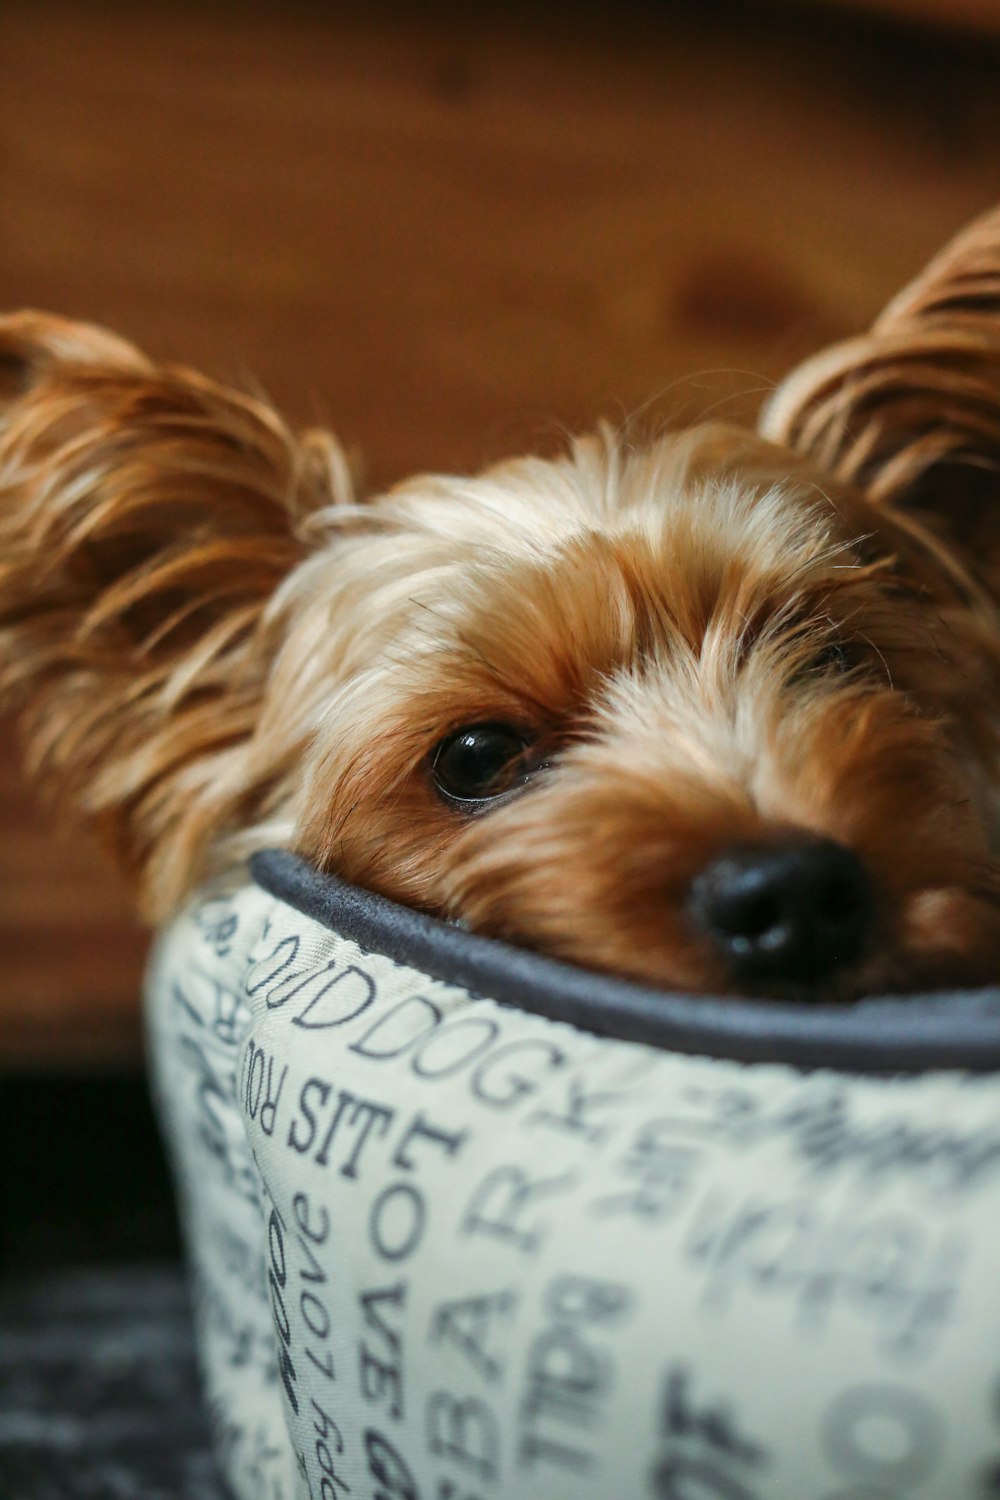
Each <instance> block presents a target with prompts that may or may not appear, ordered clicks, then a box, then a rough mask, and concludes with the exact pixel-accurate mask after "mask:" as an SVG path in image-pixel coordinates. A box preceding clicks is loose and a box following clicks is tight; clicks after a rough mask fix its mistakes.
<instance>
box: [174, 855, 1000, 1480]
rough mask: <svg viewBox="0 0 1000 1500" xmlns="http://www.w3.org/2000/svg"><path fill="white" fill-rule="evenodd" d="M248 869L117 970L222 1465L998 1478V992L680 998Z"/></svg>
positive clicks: (382, 1471) (394, 1471)
mask: <svg viewBox="0 0 1000 1500" xmlns="http://www.w3.org/2000/svg"><path fill="white" fill-rule="evenodd" d="M254 876H255V884H252V885H248V886H246V887H245V888H242V889H238V890H221V889H214V890H210V891H207V892H206V893H204V894H203V895H202V896H201V897H200V898H199V899H198V900H196V901H194V902H193V903H192V904H191V905H190V906H189V907H188V908H187V909H186V910H185V911H184V912H183V913H182V914H181V915H180V916H179V917H178V918H177V919H176V920H175V922H174V923H173V924H172V925H171V927H170V928H169V929H168V930H167V931H166V932H165V933H164V934H163V935H162V936H161V938H160V940H159V942H158V945H157V948H156V950H155V953H154V956H153V960H152V964H151V968H150V979H149V986H148V1024H149V1036H150V1046H151V1053H152V1060H153V1065H154V1080H155V1088H156V1093H157V1099H158V1104H159V1108H160V1112H161V1115H162V1119H163V1121H164V1125H165V1129H166V1133H167V1136H168V1140H169V1142H170V1145H171V1149H172V1153H173V1158H174V1162H175V1169H176V1175H177V1182H178V1189H179V1196H180V1201H181V1207H182V1215H183V1219H184V1222H185V1227H186V1233H187V1238H188V1244H189V1249H190V1259H191V1264H192V1268H193V1276H194V1283H195V1300H196V1314H197V1323H198V1331H199V1338H200V1343H201V1350H202V1360H203V1366H204V1373H205V1381H206V1387H207V1393H208V1402H209V1408H210V1414H211V1418H212V1422H213V1426H214V1432H215V1443H216V1450H217V1453H218V1456H219V1460H220V1464H221V1467H222V1470H223V1472H224V1473H225V1475H226V1477H227V1478H228V1481H229V1483H230V1485H231V1487H232V1489H233V1491H234V1493H235V1495H237V1496H238V1497H240V1500H292V1497H296V1500H305V1497H311V1500H343V1497H358V1496H364V1497H366V1500H375V1497H377V1500H396V1497H400V1500H403V1497H405V1500H491V1497H493V1500H563V1497H565V1500H569V1497H572V1500H645V1497H649V1500H813V1497H815V1500H985V1497H988V1496H990V1495H1000V1341H998V1331H1000V1329H998V1325H1000V1220H998V1207H1000V1078H998V1070H1000V991H998V990H989V991H979V992H976V993H968V994H961V995H936V996H927V997H917V998H907V999H898V1000H872V1001H867V1002H863V1003H861V1004H859V1005H857V1006H855V1007H853V1008H850V1009H844V1010H833V1009H827V1008H823V1007H816V1008H811V1007H809V1006H805V1005H797V1006H793V1005H777V1004H775V1005H767V1004H757V1003H750V1002H746V1001H715V1000H705V999H692V998H687V997H678V996H672V995H666V994H661V993H658V992H654V991H650V990H645V989H643V988H641V987H639V986H636V985H633V984H627V983H619V982H616V981H613V980H610V979H607V978H603V977H598V976H595V975H591V974H587V973H584V972H583V971H580V970H576V969H572V968H570V967H568V966H564V965H561V964H557V963H555V962H553V961H550V960H546V959H543V958H540V957H536V956H533V955H529V954H525V953H523V952H520V951H517V950H514V949H511V948H508V947H506V946H504V945H502V944H499V943H495V942H492V941H489V940H486V939H482V938H477V937H472V936H470V935H468V934H466V933H463V932H460V931H458V930H456V929H454V928H451V927H448V926H447V925H445V924H443V923H439V922H435V921H433V920H430V919H428V918H425V917H422V916H419V915H416V914H414V913H412V912H409V911H405V910H402V909H400V908H399V907H396V906H394V905H393V904H392V903H390V902H387V901H385V900H383V899H381V898H379V897H376V896H373V895H370V894H367V893H365V892H361V891H358V890H355V889H352V888H350V887H346V886H344V885H343V884H341V883H339V882H337V881H336V880H333V879H331V878H329V877H326V876H320V875H317V874H315V873H314V872H312V871H310V870H309V869H308V868H307V867H306V866H304V865H303V864H302V863H301V862H300V861H298V860H297V859H295V858H294V857H292V856H290V855H287V854H281V853H272V854H266V855H262V856H258V857H257V859H256V860H255V862H254Z"/></svg>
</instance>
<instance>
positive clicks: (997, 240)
mask: <svg viewBox="0 0 1000 1500" xmlns="http://www.w3.org/2000/svg"><path fill="white" fill-rule="evenodd" d="M984 246H985V247H986V248H985V250H984ZM15 334H16V337H15ZM102 340H103V342H102ZM74 341H75V344H74ZM92 341H96V342H92ZM70 346H72V347H70ZM5 348H6V351H7V355H6V362H5V363H4V362H2V361H0V372H2V371H3V370H6V371H7V382H8V387H9V389H10V390H12V391H13V401H12V404H11V405H10V407H9V415H8V419H7V426H6V432H5V435H4V437H3V439H2V444H0V458H2V469H0V484H2V485H3V486H4V488H5V490H6V495H5V497H4V499H3V506H4V515H3V517H2V519H0V628H2V629H3V631H4V634H5V642H4V650H5V655H6V658H7V661H8V664H9V665H8V669H7V677H8V682H9V684H10V686H11V687H12V688H13V689H15V690H19V691H20V693H21V696H22V698H23V700H24V701H25V703H26V704H27V708H26V710H25V713H26V719H25V722H26V725H27V730H28V735H29V751H30V753H31V754H32V756H33V759H34V761H35V762H36V764H38V765H39V767H40V768H41V769H42V770H43V771H47V772H48V773H49V778H50V780H51V779H55V780H56V781H58V782H61V783H64V784H67V785H69V786H70V787H71V789H72V791H73V793H74V795H75V797H76V800H77V801H78V802H79V803H81V804H82V805H83V806H84V807H85V809H86V810H88V811H89V812H91V813H92V814H95V815H97V816H98V818H99V819H100V820H102V821H104V822H105V823H106V824H107V825H108V826H109V827H110V828H111V830H112V831H113V833H114V836H115V837H116V839H117V842H118V843H119V846H120V847H121V848H122V850H123V852H124V854H125V857H126V860H127V861H128V862H130V863H131V864H132V865H133V866H134V867H135V868H136V871H137V874H138V876H139V879H140V881H141V883H142V885H143V888H144V892H145V899H146V905H147V909H149V910H151V911H152V912H153V914H154V915H160V914H162V912H163V911H164V910H166V909H167V908H168V907H169V906H170V905H171V904H172V903H173V902H174V901H176V899H177V898H178V896H179V895H180V894H181V893H182V892H183V890H184V889H186V888H187V887H188V886H189V885H190V884H191V882H192V881H193V880H194V879H195V878H196V877H197V875H198V874H199V873H200V872H201V871H203V870H204V869H205V867H206V862H207V863H208V865H212V864H215V865H218V864H220V863H221V864H224V863H227V862H231V861H233V860H235V859H237V858H239V857H241V856H242V855H243V854H245V852H246V851H247V850H248V849H250V848H253V847H258V846H260V845H262V844H264V843H267V842H277V843H284V844H286V845H288V846H289V847H293V848H295V849H297V850H299V851H300V852H302V853H304V854H306V855H307V856H308V857H310V858H311V859H313V860H314V861H315V862H317V863H318V864H320V865H321V866H323V867H325V868H329V869H333V870H335V871H337V872H338V873H340V874H342V875H343V876H345V877H346V878H347V879H349V880H352V881H355V882H358V883H360V884H363V885H367V886H371V887H373V888H375V889H378V890H380V891H383V892H384V893H386V894H388V895H390V896H393V897H395V898H397V899H400V900H403V901H406V902H409V903H412V904H415V905H418V906H420V907H423V908H426V909H429V910H432V911H435V912H439V913H442V914H444V915H448V916H451V917H456V918H460V919H462V920H464V921H466V922H467V923H469V924H470V925H471V926H472V927H474V928H477V929H479V930H482V931H485V932H490V933H495V934H499V935H501V936H504V937H506V938H509V939H512V940H514V941H515V942H520V943H524V944H526V945H528V946H532V947H538V948H541V949H543V950H544V951H547V952H550V953H555V954H558V955H560V956H563V957H566V958H569V959H572V960H575V961H578V962H581V963H584V964H589V965H593V966H597V967H601V968H605V969H609V970H614V971H617V972H621V973H625V974H629V975H632V976H635V977H641V978H645V979H652V980H655V981H659V982H661V983H663V984H665V985H668V986H678V987H682V988H685V989H692V990H701V991H714V992H732V991H739V992H745V993H759V994H770V995H798V994H803V993H807V994H810V995H816V996H820V997H823V998H829V999H837V998H849V997H853V996H855V995H858V994H860V993H864V992H866V991H871V990H877V989H886V988H913V987H918V986H919V987H928V986H932V985H934V984H938V983H946V982H962V981H964V982H975V981H977V980H980V979H984V978H987V977H995V973H996V965H997V962H998V961H1000V880H998V867H997V863H996V852H995V851H996V838H997V826H996V825H997V783H998V774H1000V768H998V740H997V712H996V708H997V704H998V702H1000V699H998V689H1000V631H998V621H997V614H996V605H995V598H994V592H995V586H996V579H997V571H996V566H995V559H994V556H993V553H994V551H995V542H994V529H993V526H992V524H991V519H990V515H989V507H990V503H991V501H1000V486H998V485H997V481H996V467H995V466H996V463H997V459H998V455H1000V218H998V217H997V216H994V217H993V218H992V219H990V220H987V221H983V223H982V224H980V225H979V226H977V227H975V229H974V230H973V231H970V233H969V235H967V236H966V238H965V239H964V240H963V241H960V242H959V243H958V244H957V245H956V247H954V248H953V250H952V251H951V252H950V258H949V259H946V260H944V261H941V262H938V263H936V264H935V265H934V266H932V267H931V269H930V271H929V272H928V273H927V274H926V276H925V278H924V279H923V280H922V281H921V282H920V283H918V284H916V287H915V288H914V289H913V290H912V292H911V293H910V295H909V297H908V299H907V300H902V301H898V302H897V303H896V304H894V305H893V307H892V308H890V309H889V311H888V313H887V314H886V315H885V316H884V317H883V319H882V320H881V321H880V323H879V324H878V325H876V328H875V330H873V333H872V334H871V335H870V336H869V337H868V338H867V339H865V340H863V341H859V342H858V343H857V344H855V345H851V346H845V348H844V349H843V350H840V351H835V352H834V353H833V354H831V355H828V356H825V357H823V358H822V359H821V360H820V361H819V362H818V363H816V364H814V365H811V366H807V367H805V368H804V369H803V370H801V371H799V372H797V373H796V374H795V375H794V376H793V377H792V378H791V379H790V380H789V382H787V383H786V385H785V386H784V387H783V388H782V389H781V391H779V392H778V393H777V395H776V397H775V399H774V401H773V402H772V403H771V406H770V409H769V413H768V414H767V416H766V418H765V428H766V431H767V437H758V436H755V435H752V434H747V433H743V432H739V431H736V430H730V429H725V428H718V427H710V428H703V429H697V430H695V431H694V432H690V433H687V434H682V435H680V436H676V435H675V436H668V437H664V438H660V439H658V440H656V441H653V442H650V443H648V444H646V445H644V446H642V447H640V448H638V449H635V448H633V447H632V446H631V445H630V444H626V443H624V442H622V441H621V440H620V439H618V438H617V437H616V436H615V435H614V434H612V433H610V432H603V433H601V434H599V435H598V436H597V437H595V438H591V439H586V440H583V441H580V442H578V443H576V444H574V445H573V447H572V449H571V451H570V452H569V453H568V454H567V455H566V456H565V457H564V458H562V459H559V460H556V461H551V462H547V461H542V460H539V459H521V460H517V461H515V462H512V463H509V464H506V465H504V466H502V467H499V468H496V469H493V470H491V471H490V472H488V473H487V474H485V475H483V476H481V477H480V478H477V479H474V480H464V479H454V478H422V479H418V480H414V481H412V482H410V483H407V484H405V485H403V486H400V487H399V488H398V489H396V490H394V491H392V492H390V493H389V494H388V495H385V496H382V497H379V498H376V499H373V500H369V501H366V502H364V503H357V502H356V501H355V500H354V499H353V498H352V496H351V494H350V492H349V482H348V479H347V474H346V469H345V467H344V466H343V464H342V461H341V460H340V457H339V454H338V452H337V450H336V448H335V446H334V445H332V444H331V443H330V442H329V440H326V441H325V442H324V441H323V440H321V439H319V438H316V437H312V438H307V439H306V440H300V439H297V438H295V437H294V436H293V435H292V434H290V433H289V432H288V431H287V429H285V428H284V427H283V426H282V424H281V423H280V422H279V421H278V419H277V418H275V417H274V415H273V413H271V412H270V411H269V410H268V409H267V408H266V407H264V406H262V405H261V404H260V403H257V402H254V401H250V400H248V399H247V398H244V397H240V396H237V395H236V394H234V393H232V392H229V391H226V390H224V389H222V388H220V387H218V386H214V385H212V384H211V383H210V382H207V381H204V380H203V379H201V378H200V377H197V376H193V375H190V374H187V373H186V372H179V371H175V370H163V369H161V368H158V367H155V366H153V365H151V364H149V363H148V362H147V361H145V360H143V359H142V357H141V356H139V355H138V354H137V353H136V352H135V351H134V350H131V349H130V347H129V346H125V345H120V344H119V343H118V342H117V341H110V340H108V339H107V337H106V336H104V335H98V334H97V333H94V332H92V331H89V330H85V329H84V330H81V329H79V328H76V327H72V326H69V327H68V326H67V325H62V324H56V323H55V322H54V321H53V320H38V319H36V320H34V321H33V322H32V320H30V319H29V320H21V321H20V322H19V323H18V322H16V321H15V320H11V321H10V322H9V323H8V325H7V334H6V345H5ZM67 349H69V353H67ZM0 378H2V375H0Z"/></svg>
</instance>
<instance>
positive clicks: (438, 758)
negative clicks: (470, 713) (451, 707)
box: [431, 724, 528, 802]
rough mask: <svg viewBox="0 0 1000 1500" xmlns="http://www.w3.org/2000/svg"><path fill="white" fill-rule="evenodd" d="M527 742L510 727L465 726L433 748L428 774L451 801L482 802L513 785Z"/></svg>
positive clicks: (521, 770)
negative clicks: (429, 772) (429, 773)
mask: <svg viewBox="0 0 1000 1500" xmlns="http://www.w3.org/2000/svg"><path fill="white" fill-rule="evenodd" d="M527 746H528V741H527V740H526V739H525V738H524V736H523V735H522V734H521V733H519V731H518V730H516V729H514V728H513V727H512V726H511V725H510V724H466V725H463V727H462V728H461V729H456V730H455V732H454V733H453V734H449V735H448V737H447V738H446V739H443V740H442V741H441V743H440V744H439V745H438V746H437V747H436V748H435V750H434V752H433V754H432V756H431V774H432V776H433V778H434V783H435V785H436V787H437V789H438V791H439V792H440V793H441V794H442V795H443V796H444V797H447V798H448V800H449V801H452V802H486V801H488V800H489V799H490V798H492V797H501V796H503V794H504V792H508V791H510V790H511V788H512V787H515V786H517V784H518V782H519V781H521V780H522V779H523V777H524V774H525V765H524V752H525V750H526V749H527Z"/></svg>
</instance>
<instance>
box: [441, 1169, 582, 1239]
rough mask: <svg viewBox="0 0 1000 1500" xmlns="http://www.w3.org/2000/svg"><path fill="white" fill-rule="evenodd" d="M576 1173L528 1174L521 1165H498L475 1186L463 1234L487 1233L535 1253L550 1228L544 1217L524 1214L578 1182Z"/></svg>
mask: <svg viewBox="0 0 1000 1500" xmlns="http://www.w3.org/2000/svg"><path fill="white" fill-rule="evenodd" d="M576 1180H577V1179H576V1175H575V1173H572V1172H563V1173H562V1174H561V1175H560V1176H558V1177H536V1178H531V1177H529V1176H528V1174H527V1172H525V1171H524V1170H523V1169H522V1168H521V1167H516V1166H503V1167H495V1168H494V1170H493V1171H492V1172H490V1173H489V1174H488V1176H486V1177H485V1178H484V1179H483V1181H482V1182H481V1183H480V1184H479V1186H478V1187H477V1188H476V1189H475V1191H474V1192H473V1195H472V1199H471V1201H470V1203H469V1206H468V1208H467V1209H466V1211H465V1214H464V1216H463V1219H462V1229H461V1232H462V1233H463V1234H468V1235H474V1234H486V1235H491V1236H493V1238H495V1239H499V1240H503V1241H505V1242H506V1243H507V1244H509V1245H512V1246H514V1248H516V1249H518V1250H520V1251H522V1252H523V1253H524V1254H526V1255H530V1254H532V1253H533V1252H534V1251H536V1250H537V1249H538V1247H539V1246H540V1245H541V1243H542V1241H543V1239H544V1238H545V1235H546V1234H547V1232H548V1224H547V1222H546V1221H545V1220H544V1219H541V1218H539V1217H533V1218H532V1219H531V1222H530V1224H528V1223H525V1222H524V1218H525V1216H526V1215H527V1214H529V1213H530V1212H531V1211H532V1210H534V1208H535V1207H536V1205H537V1204H538V1203H539V1202H540V1201H541V1200H545V1199H551V1198H552V1197H553V1195H556V1194H561V1193H565V1192H566V1191H567V1190H568V1189H570V1188H572V1187H574V1186H575V1184H576Z"/></svg>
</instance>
